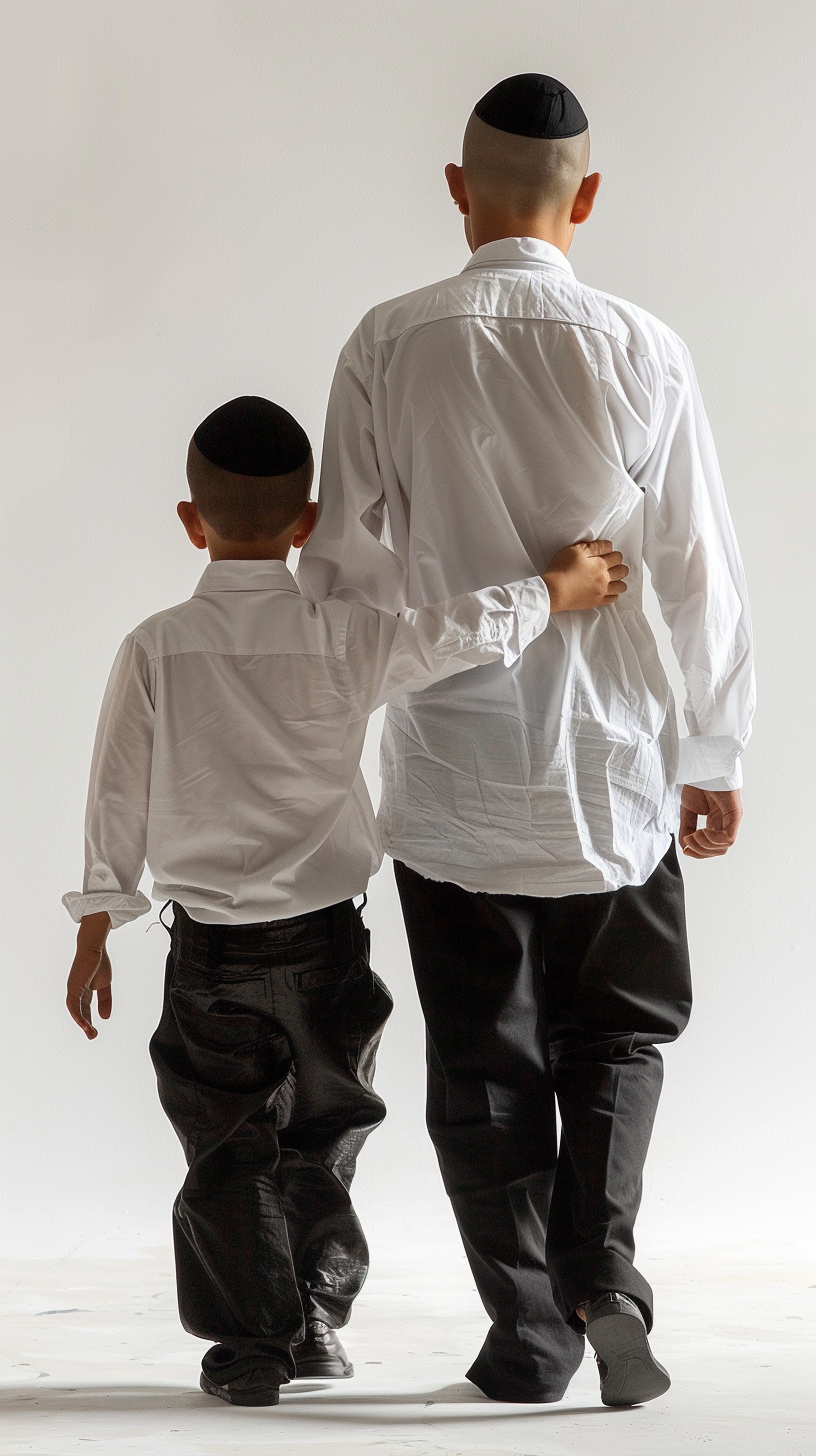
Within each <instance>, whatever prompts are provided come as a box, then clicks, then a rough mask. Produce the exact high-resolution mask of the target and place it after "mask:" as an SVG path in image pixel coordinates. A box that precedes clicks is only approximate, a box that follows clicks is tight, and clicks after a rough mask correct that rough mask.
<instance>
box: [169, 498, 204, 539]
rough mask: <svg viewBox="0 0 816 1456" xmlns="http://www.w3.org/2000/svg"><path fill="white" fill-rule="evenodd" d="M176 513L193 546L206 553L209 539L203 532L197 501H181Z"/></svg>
mask: <svg viewBox="0 0 816 1456" xmlns="http://www.w3.org/2000/svg"><path fill="white" fill-rule="evenodd" d="M176 512H177V514H178V518H179V520H180V521H181V524H182V526H183V527H184V529H185V531H186V532H187V535H188V536H189V537H190V540H191V541H192V543H193V545H194V546H197V547H198V550H199V551H206V549H207V538H206V536H205V535H204V531H203V530H202V526H201V517H200V515H199V514H198V506H197V505H196V503H195V501H179V503H178V505H177V506H176Z"/></svg>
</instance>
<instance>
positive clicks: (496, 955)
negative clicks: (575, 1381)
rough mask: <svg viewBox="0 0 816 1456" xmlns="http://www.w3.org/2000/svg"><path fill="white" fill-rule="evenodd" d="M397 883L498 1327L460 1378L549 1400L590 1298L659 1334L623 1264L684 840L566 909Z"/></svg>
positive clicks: (436, 1096)
mask: <svg viewBox="0 0 816 1456" xmlns="http://www.w3.org/2000/svg"><path fill="white" fill-rule="evenodd" d="M395 872H396V878H397V885H398V887H399V893H400V898H401V901H402V908H403V912H404V915H405V924H406V929H407V932H408V941H409V945H410V948H411V956H412V960H413V964H414V971H415V974H416V980H417V986H418V989H419V996H420V1000H421V1002H422V1009H423V1012H424V1014H425V1021H426V1024H427V1030H428V1038H427V1055H428V1128H429V1131H430V1134H431V1137H432V1139H433V1142H434V1144H435V1147H436V1151H437V1154H438V1157H439V1163H440V1167H441V1170H442V1176H443V1179H444V1182H445V1187H446V1189H447V1192H448V1194H449V1196H450V1198H451V1202H452V1204H453V1209H454V1213H455V1215H456V1219H457V1222H458V1224H459V1229H460V1231H461V1234H462V1239H463V1241H464V1244H465V1249H466V1251H467V1255H468V1259H469V1260H470V1266H471V1269H472V1271H473V1275H474V1278H475V1280H476V1285H477V1288H478V1290H479V1293H480V1295H481V1298H482V1301H483V1303H484V1305H485V1308H486V1310H487V1312H488V1314H489V1315H490V1317H491V1319H492V1320H493V1326H492V1328H491V1330H490V1332H489V1334H488V1337H487V1339H486V1341H485V1344H484V1346H483V1348H482V1351H481V1353H480V1354H479V1356H478V1357H477V1359H476V1362H475V1364H474V1365H473V1367H472V1368H471V1370H470V1371H469V1372H468V1374H469V1376H470V1378H471V1379H472V1380H473V1381H474V1383H475V1384H477V1385H478V1386H480V1388H481V1389H482V1390H483V1391H485V1393H486V1394H488V1395H492V1396H493V1397H494V1398H496V1399H504V1400H556V1399H559V1398H560V1396H561V1395H562V1394H563V1392H564V1390H565V1389H566V1386H567V1384H568V1382H569V1379H570V1377H571V1376H572V1374H573V1373H574V1371H575V1370H576V1369H577V1367H578V1364H579V1363H580V1360H581V1358H582V1353H583V1339H582V1337H581V1335H580V1334H579V1333H578V1331H579V1330H580V1329H582V1328H583V1326H582V1325H581V1322H580V1321H579V1320H578V1318H577V1316H576V1315H575V1309H576V1307H577V1306H578V1305H580V1304H581V1303H583V1301H585V1300H588V1299H592V1298H593V1297H594V1296H595V1295H597V1294H601V1293H603V1292H604V1291H607V1290H617V1291H618V1292H620V1293H622V1294H628V1295H629V1296H630V1297H631V1298H633V1299H635V1300H637V1302H638V1304H639V1305H640V1307H641V1309H642V1310H643V1313H644V1316H645V1318H646V1320H647V1324H648V1325H649V1327H651V1320H652V1295H651V1289H650V1287H649V1285H648V1284H647V1282H646V1280H645V1279H644V1278H643V1276H642V1275H641V1274H640V1273H638V1271H637V1270H636V1269H635V1268H634V1266H633V1263H632V1260H633V1257H634V1247H635V1246H634V1223H635V1217H636V1214H637V1210H638V1206H639V1203H640V1197H641V1186H642V1171H643V1164H644V1160H645V1157H646V1152H647V1149H648V1145H649V1138H650V1136H651V1131H652V1123H653V1121H654V1115H655V1110H656V1107H657V1101H658V1097H659V1095H660V1087H661V1082H662V1075H663V1064H662V1059H661V1056H660V1053H659V1051H658V1050H657V1047H656V1045H655V1043H657V1042H669V1041H673V1040H674V1038H675V1037H677V1036H678V1035H679V1034H680V1032H681V1031H682V1030H683V1028H684V1027H685V1025H686V1022H687V1020H688V1017H689V1012H690V1009H691V977H690V971H689V961H688V950H687V944H686V932H685V915H684V906H683V883H682V878H681V875H680V867H679V865H678V862H677V854H676V851H675V847H674V844H672V847H671V849H670V850H669V852H668V853H667V855H666V856H665V858H664V859H663V861H662V862H661V863H660V864H659V865H658V867H657V869H656V870H655V872H654V874H653V875H652V876H651V877H650V878H649V880H648V881H647V882H646V884H645V885H642V886H638V887H634V886H633V887H627V888H624V889H621V890H615V891H613V892H611V893H607V894H592V895H568V896H566V897H564V898H560V899H536V898H532V897H527V896H521V895H519V896H516V895H485V894H472V893H470V892H468V891H466V890H462V889H460V888H459V887H458V886H456V885H451V884H444V883H438V882H435V881H433V880H427V879H424V878H423V877H422V876H421V875H418V874H416V873H415V871H413V870H411V869H408V868H407V866H406V865H403V864H399V863H397V864H396V865H395ZM556 1105H557V1109H558V1113H559V1114H560V1119H561V1138H560V1148H559V1145H558V1133H557V1123H556Z"/></svg>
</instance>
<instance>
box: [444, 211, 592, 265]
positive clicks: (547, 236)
mask: <svg viewBox="0 0 816 1456" xmlns="http://www.w3.org/2000/svg"><path fill="white" fill-rule="evenodd" d="M468 223H469V227H468V228H467V234H468V242H469V243H470V247H471V251H472V252H474V253H475V251H476V249H477V248H482V247H484V245H485V243H497V242H499V241H500V240H501V239H502V238H540V239H541V241H542V243H552V245H553V247H555V248H558V249H559V251H560V252H562V253H563V254H564V256H565V257H566V255H567V253H568V252H569V250H570V244H571V243H572V239H573V235H574V233H575V225H574V223H571V222H562V221H561V220H560V219H559V218H554V217H550V216H541V215H535V216H533V217H513V216H511V215H509V214H508V213H504V212H491V211H490V210H489V209H484V210H481V209H479V210H477V211H475V212H473V211H472V212H471V214H470V217H469V218H468Z"/></svg>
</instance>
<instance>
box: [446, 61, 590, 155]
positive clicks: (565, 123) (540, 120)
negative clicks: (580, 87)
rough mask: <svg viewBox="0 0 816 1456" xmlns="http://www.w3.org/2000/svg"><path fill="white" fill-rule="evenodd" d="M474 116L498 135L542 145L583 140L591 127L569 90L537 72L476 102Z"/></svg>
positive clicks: (502, 83) (510, 81) (495, 88)
mask: <svg viewBox="0 0 816 1456" xmlns="http://www.w3.org/2000/svg"><path fill="white" fill-rule="evenodd" d="M473 113H474V115H475V116H478V118H479V120H480V121H483V122H485V123H486V125H487V126H494V127H495V128H496V130H497V131H507V132H510V133H511V135H512V136H526V137H537V138H538V139H539V140H540V141H545V140H546V141H556V140H558V139H560V138H565V137H574V136H580V135H581V134H582V133H583V132H585V131H586V130H587V129H588V127H589V122H588V121H587V119H586V116H585V114H584V110H583V107H582V106H581V103H580V102H579V100H578V98H577V97H576V96H573V94H572V92H571V91H570V89H569V87H568V86H564V85H562V83H561V82H560V81H556V80H555V79H554V77H552V76H539V75H538V74H537V73H536V72H535V71H528V72H525V74H524V75H522V76H509V77H508V78H507V80H506V81H499V84H498V85H497V86H493V87H492V88H491V89H490V91H488V92H486V93H485V95H484V96H483V97H482V99H481V101H477V102H476V105H475V106H474V108H473Z"/></svg>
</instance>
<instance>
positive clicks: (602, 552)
mask: <svg viewBox="0 0 816 1456" xmlns="http://www.w3.org/2000/svg"><path fill="white" fill-rule="evenodd" d="M579 544H581V545H583V546H586V549H587V551H588V552H589V554H590V556H608V555H609V553H610V552H612V542H611V541H582V542H580V543H579ZM612 554H613V556H618V557H619V558H620V559H621V560H623V558H622V557H621V555H620V552H619V551H614V552H612Z"/></svg>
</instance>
